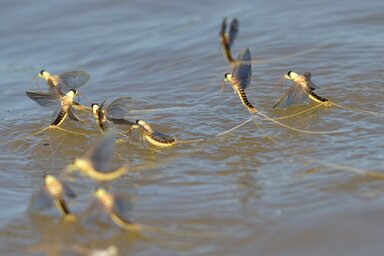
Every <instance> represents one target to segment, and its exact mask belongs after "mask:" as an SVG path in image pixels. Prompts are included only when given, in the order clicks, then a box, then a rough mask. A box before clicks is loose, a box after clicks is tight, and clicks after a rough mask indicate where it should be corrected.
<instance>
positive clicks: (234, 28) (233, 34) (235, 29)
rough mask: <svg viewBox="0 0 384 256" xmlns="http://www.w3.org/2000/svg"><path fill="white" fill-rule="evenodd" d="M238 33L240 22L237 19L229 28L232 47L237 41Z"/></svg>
mask: <svg viewBox="0 0 384 256" xmlns="http://www.w3.org/2000/svg"><path fill="white" fill-rule="evenodd" d="M237 32H239V21H238V20H237V19H236V18H235V19H233V20H232V21H231V25H230V27H229V45H230V46H232V44H233V42H234V41H235V39H236V36H237Z"/></svg>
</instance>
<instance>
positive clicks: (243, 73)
mask: <svg viewBox="0 0 384 256" xmlns="http://www.w3.org/2000/svg"><path fill="white" fill-rule="evenodd" d="M251 65H252V64H251V54H250V51H249V49H248V48H246V49H244V50H242V51H241V52H240V54H239V56H238V58H237V63H236V64H235V66H234V68H233V72H232V74H230V73H226V74H225V75H224V81H225V82H229V83H230V84H231V86H232V88H233V90H234V91H235V93H236V94H238V95H239V97H240V101H241V103H242V104H243V105H244V107H245V108H246V109H247V110H248V111H249V112H250V113H251V114H252V115H253V116H254V114H255V113H256V114H259V115H261V116H263V117H265V118H266V119H268V120H269V121H272V122H274V123H276V124H279V125H281V126H283V127H285V128H288V129H291V130H294V131H297V132H303V133H310V134H313V133H334V132H338V131H327V132H316V131H308V130H301V129H297V128H294V127H291V126H288V125H286V124H283V123H281V122H279V121H277V120H276V119H273V118H271V117H269V116H267V115H265V114H264V113H262V112H261V111H259V110H257V109H256V108H255V107H254V106H253V105H252V104H251V103H250V102H249V101H248V98H247V96H246V94H245V89H246V88H247V87H248V85H249V84H250V83H251V77H252V66H251Z"/></svg>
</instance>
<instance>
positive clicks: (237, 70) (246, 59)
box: [232, 48, 252, 90]
mask: <svg viewBox="0 0 384 256" xmlns="http://www.w3.org/2000/svg"><path fill="white" fill-rule="evenodd" d="M251 77H252V66H251V53H250V51H249V48H246V49H244V50H242V51H241V52H240V54H239V56H238V57H237V63H236V65H235V67H234V68H233V72H232V79H233V80H234V82H235V84H236V85H237V86H240V87H241V88H242V89H243V90H244V89H245V88H247V86H248V85H249V84H250V82H251Z"/></svg>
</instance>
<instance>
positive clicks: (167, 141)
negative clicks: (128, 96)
mask: <svg viewBox="0 0 384 256" xmlns="http://www.w3.org/2000/svg"><path fill="white" fill-rule="evenodd" d="M133 129H140V132H141V136H142V138H143V139H144V140H145V141H147V142H148V143H150V144H152V145H154V146H158V147H171V146H173V145H175V144H176V138H174V137H170V136H168V135H165V134H163V133H161V132H158V131H156V130H154V129H152V127H151V126H150V125H149V124H147V123H146V122H144V121H143V120H136V123H135V124H134V125H132V126H131V128H130V132H131V131H132V130H133Z"/></svg>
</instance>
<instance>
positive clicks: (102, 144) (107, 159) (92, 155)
mask: <svg viewBox="0 0 384 256" xmlns="http://www.w3.org/2000/svg"><path fill="white" fill-rule="evenodd" d="M114 154H115V133H114V132H111V131H109V132H105V133H104V134H103V135H102V136H101V138H100V140H99V141H98V142H97V143H96V145H95V147H94V148H92V149H91V150H90V151H89V152H88V153H87V154H86V156H85V157H86V158H88V159H89V160H90V161H91V163H92V165H93V167H94V168H95V169H96V170H97V171H108V168H109V166H110V164H111V162H112V158H113V155H114Z"/></svg>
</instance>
